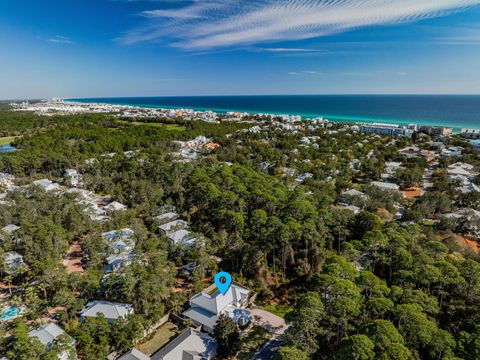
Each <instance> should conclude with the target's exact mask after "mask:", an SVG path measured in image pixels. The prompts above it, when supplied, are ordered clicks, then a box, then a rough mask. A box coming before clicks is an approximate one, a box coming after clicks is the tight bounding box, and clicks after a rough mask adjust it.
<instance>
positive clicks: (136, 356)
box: [117, 348, 150, 360]
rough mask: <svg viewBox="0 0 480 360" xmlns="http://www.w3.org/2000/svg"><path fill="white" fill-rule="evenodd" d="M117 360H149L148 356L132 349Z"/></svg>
mask: <svg viewBox="0 0 480 360" xmlns="http://www.w3.org/2000/svg"><path fill="white" fill-rule="evenodd" d="M117 360H150V356H147V355H145V354H144V353H143V352H141V351H140V350H137V349H135V348H133V349H132V350H130V351H129V352H127V353H125V354H123V355H122V356H121V357H119V358H118V359H117Z"/></svg>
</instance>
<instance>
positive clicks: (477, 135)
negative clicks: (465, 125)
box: [460, 129, 480, 139]
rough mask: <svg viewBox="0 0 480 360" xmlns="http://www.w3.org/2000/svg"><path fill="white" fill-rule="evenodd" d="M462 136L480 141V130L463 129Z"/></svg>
mask: <svg viewBox="0 0 480 360" xmlns="http://www.w3.org/2000/svg"><path fill="white" fill-rule="evenodd" d="M460 135H462V136H463V137H465V138H467V139H480V129H462V130H461V131H460Z"/></svg>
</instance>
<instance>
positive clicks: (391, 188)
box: [372, 181, 400, 190]
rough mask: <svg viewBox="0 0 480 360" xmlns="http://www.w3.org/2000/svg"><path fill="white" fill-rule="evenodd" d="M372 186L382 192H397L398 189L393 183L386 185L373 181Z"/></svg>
mask: <svg viewBox="0 0 480 360" xmlns="http://www.w3.org/2000/svg"><path fill="white" fill-rule="evenodd" d="M372 185H374V186H376V187H379V188H380V189H384V190H398V189H400V187H399V186H398V185H397V184H394V183H387V182H380V181H373V182H372Z"/></svg>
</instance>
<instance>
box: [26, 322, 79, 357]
mask: <svg viewBox="0 0 480 360" xmlns="http://www.w3.org/2000/svg"><path fill="white" fill-rule="evenodd" d="M64 334H65V335H66V333H65V331H63V329H62V328H60V327H59V326H57V325H56V324H54V323H46V324H43V325H42V326H40V327H39V328H37V329H34V330H32V331H30V332H29V333H28V336H30V337H35V338H37V339H38V340H39V341H40V342H41V343H42V344H43V345H45V346H46V348H47V350H48V351H50V350H51V349H52V348H53V346H54V345H55V343H56V342H57V341H59V337H60V336H62V335H64ZM66 340H68V341H69V342H68V346H69V348H70V349H68V350H64V351H63V352H62V353H60V354H58V359H60V360H74V359H76V358H77V354H76V351H75V339H74V338H72V337H71V336H68V335H67V336H66Z"/></svg>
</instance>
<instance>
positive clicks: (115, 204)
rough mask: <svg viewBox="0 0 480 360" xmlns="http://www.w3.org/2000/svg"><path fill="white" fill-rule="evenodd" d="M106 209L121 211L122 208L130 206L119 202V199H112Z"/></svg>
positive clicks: (125, 208)
mask: <svg viewBox="0 0 480 360" xmlns="http://www.w3.org/2000/svg"><path fill="white" fill-rule="evenodd" d="M104 209H105V210H109V211H120V210H127V209H128V206H127V205H124V204H122V203H119V202H118V201H112V202H111V203H110V204H108V205H107V206H105V207H104Z"/></svg>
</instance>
